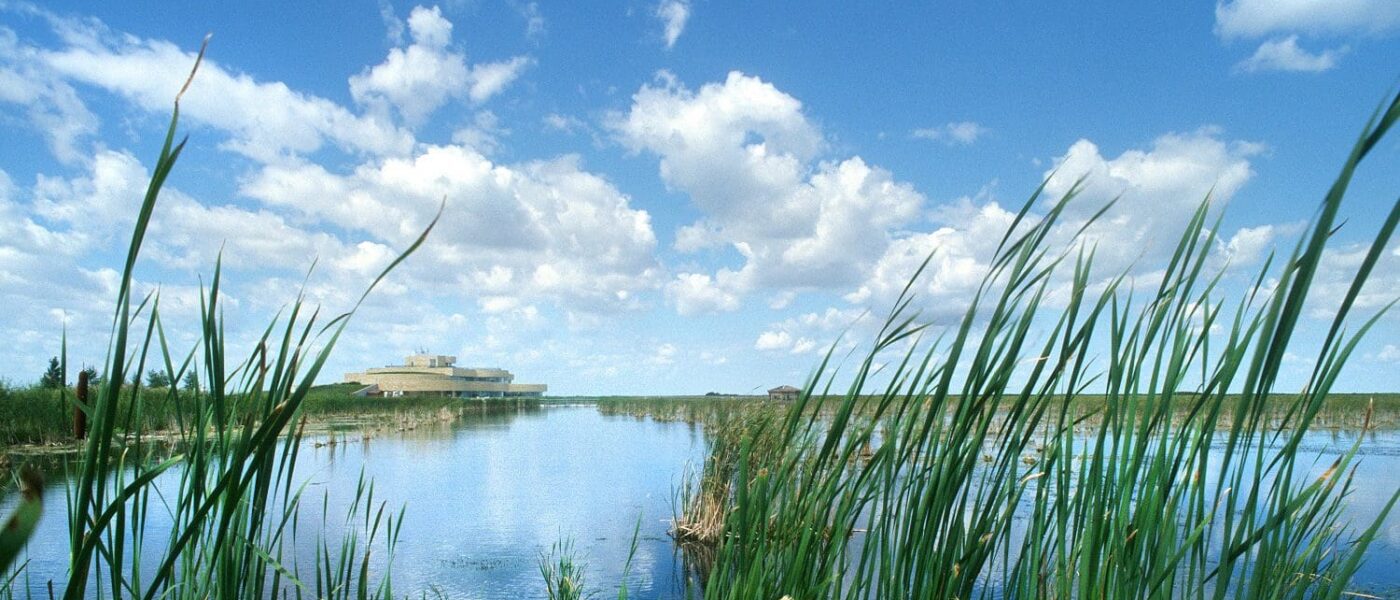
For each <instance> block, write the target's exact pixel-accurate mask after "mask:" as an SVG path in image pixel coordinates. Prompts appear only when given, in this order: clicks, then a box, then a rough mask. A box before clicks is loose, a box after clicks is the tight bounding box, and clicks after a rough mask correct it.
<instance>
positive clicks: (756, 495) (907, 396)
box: [705, 97, 1400, 598]
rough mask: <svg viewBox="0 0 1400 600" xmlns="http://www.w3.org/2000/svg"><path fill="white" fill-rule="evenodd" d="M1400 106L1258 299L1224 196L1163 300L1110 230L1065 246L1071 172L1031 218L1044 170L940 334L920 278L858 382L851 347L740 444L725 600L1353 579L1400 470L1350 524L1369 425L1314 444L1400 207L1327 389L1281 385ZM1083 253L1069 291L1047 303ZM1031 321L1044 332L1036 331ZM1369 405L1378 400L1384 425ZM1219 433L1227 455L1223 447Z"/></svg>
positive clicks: (1172, 590) (1198, 227)
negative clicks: (1097, 258) (1287, 358)
mask: <svg viewBox="0 0 1400 600" xmlns="http://www.w3.org/2000/svg"><path fill="white" fill-rule="evenodd" d="M1397 120H1400V97H1397V98H1395V99H1394V100H1393V101H1391V102H1390V103H1389V104H1388V105H1386V106H1384V107H1383V109H1382V110H1381V112H1380V113H1379V114H1378V115H1377V117H1375V118H1374V119H1373V120H1372V122H1371V123H1369V124H1368V125H1367V127H1366V129H1365V131H1364V133H1363V135H1362V136H1361V137H1360V140H1359V141H1358V143H1357V145H1356V147H1355V149H1354V150H1353V152H1352V153H1351V155H1350V156H1349V157H1348V158H1347V160H1346V162H1345V163H1344V164H1343V167H1342V169H1341V174H1340V176H1339V177H1338V178H1337V181H1336V183H1335V184H1334V185H1333V187H1332V189H1331V190H1330V191H1329V193H1328V194H1327V196H1326V198H1325V199H1324V201H1323V202H1322V205H1321V208H1320V210H1319V212H1318V214H1317V216H1316V218H1315V220H1314V222H1313V223H1312V226H1311V229H1310V231H1309V232H1308V233H1307V234H1306V235H1305V236H1304V237H1303V239H1301V240H1300V241H1299V243H1298V245H1297V247H1296V248H1295V249H1294V250H1293V252H1292V253H1291V254H1290V255H1289V256H1288V257H1287V258H1286V260H1283V261H1282V264H1281V268H1279V269H1277V270H1270V269H1269V267H1268V265H1266V266H1265V268H1264V269H1263V271H1262V272H1261V273H1260V276H1259V278H1258V279H1256V280H1255V283H1254V285H1253V286H1252V287H1251V288H1250V289H1248V290H1247V292H1246V293H1245V294H1244V295H1243V297H1240V298H1224V297H1223V296H1224V294H1223V293H1221V292H1220V291H1219V290H1218V289H1217V283H1218V282H1219V280H1220V275H1219V274H1216V273H1211V272H1209V271H1208V269H1207V268H1206V267H1207V260H1206V259H1207V256H1208V254H1209V253H1210V250H1211V247H1212V246H1213V244H1214V242H1215V240H1216V231H1215V230H1214V229H1213V228H1211V227H1207V225H1206V219H1207V210H1208V205H1207V204H1204V203H1203V204H1202V206H1201V208H1200V209H1199V210H1198V212H1197V213H1196V215H1195V217H1194V218H1193V220H1192V221H1191V223H1190V224H1189V226H1188V227H1187V228H1186V230H1185V231H1183V232H1182V234H1181V237H1180V242H1179V244H1178V246H1177V250H1176V252H1175V254H1174V255H1173V256H1172V258H1171V259H1170V261H1169V263H1168V264H1167V265H1164V269H1163V273H1164V275H1163V277H1162V280H1161V283H1160V285H1159V286H1158V287H1157V289H1155V290H1152V291H1151V292H1149V293H1148V294H1147V297H1146V298H1142V297H1140V296H1139V295H1138V294H1135V293H1134V292H1133V290H1130V289H1128V286H1127V284H1126V283H1125V278H1124V277H1121V276H1119V277H1114V278H1111V279H1110V280H1109V281H1108V283H1107V284H1106V285H1104V286H1102V287H1096V286H1094V285H1091V281H1097V280H1095V279H1093V278H1092V277H1093V276H1092V275H1091V274H1092V273H1093V263H1094V249H1093V248H1092V247H1085V246H1083V245H1081V246H1080V247H1077V248H1057V247H1048V246H1047V243H1046V240H1047V239H1048V237H1049V235H1048V234H1049V232H1050V231H1051V229H1052V228H1054V227H1055V226H1056V225H1057V221H1058V218H1059V217H1060V215H1061V214H1062V211H1063V210H1064V207H1065V206H1066V204H1067V203H1068V202H1070V201H1071V200H1072V199H1073V196H1074V194H1075V190H1071V191H1070V193H1068V194H1067V195H1066V196H1065V197H1063V198H1060V199H1057V200H1056V201H1055V202H1053V203H1051V204H1050V205H1049V208H1048V210H1047V211H1046V212H1045V214H1044V215H1042V216H1039V217H1034V216H1033V214H1032V211H1033V209H1035V207H1036V206H1037V205H1038V203H1039V202H1040V201H1041V198H1040V193H1039V191H1037V193H1036V194H1034V195H1032V197H1031V198H1030V200H1029V201H1028V202H1027V203H1026V204H1025V207H1024V208H1023V209H1022V210H1021V212H1020V214H1019V215H1018V216H1017V219H1016V224H1015V225H1013V227H1012V230H1011V231H1008V232H1007V233H1006V236H1005V237H1004V238H1003V239H1002V241H1001V244H1000V247H999V249H998V251H997V253H996V257H995V259H994V261H993V262H992V266H991V269H990V272H989V273H988V274H987V276H986V279H985V280H984V282H983V284H982V286H981V288H980V291H979V293H978V294H977V295H976V298H975V300H974V301H973V302H972V303H971V305H970V306H969V307H968V308H967V310H966V312H965V314H964V315H963V317H962V318H961V320H960V321H959V322H958V323H957V325H956V326H954V327H953V328H951V330H950V331H948V332H947V334H946V335H945V336H940V337H939V338H938V339H937V340H934V341H932V342H929V341H927V340H925V339H923V338H924V337H925V336H926V334H927V333H929V332H928V330H927V328H926V327H925V326H924V325H921V324H920V323H919V320H918V315H917V311H916V310H915V309H914V300H913V298H912V297H911V295H910V293H909V289H910V288H906V290H905V294H904V295H903V296H902V297H901V299H900V301H899V302H898V303H897V305H896V306H895V308H894V309H893V310H892V311H891V312H890V314H889V316H888V318H887V320H886V322H885V326H884V327H883V329H882V330H881V331H880V332H879V334H878V336H877V337H876V340H875V343H874V345H873V348H872V349H871V350H870V352H869V354H868V355H867V356H866V357H865V358H864V360H863V361H861V362H860V363H859V364H858V365H857V366H856V367H855V371H854V374H853V375H852V376H851V377H850V380H851V383H850V384H849V387H848V388H847V389H846V391H845V392H844V393H841V392H840V391H839V390H833V388H834V387H835V385H836V384H835V377H834V376H833V375H832V374H831V369H830V360H831V359H830V357H828V359H827V361H824V362H823V363H822V365H821V366H820V368H818V369H817V371H816V373H815V374H814V375H813V377H812V378H811V380H810V381H809V382H808V385H806V386H805V389H806V390H809V392H808V393H806V394H804V395H803V396H802V397H801V399H800V400H799V401H798V404H797V405H796V406H794V407H793V408H792V410H791V411H789V413H788V415H787V416H786V418H785V419H784V420H783V421H782V422H781V423H778V424H777V431H778V432H779V433H778V438H779V440H780V442H779V445H780V446H781V447H782V448H784V451H783V452H780V453H778V454H777V455H773V454H770V453H767V452H763V451H759V450H756V449H755V446H757V445H759V444H760V443H761V444H763V445H767V443H768V442H766V441H765V442H760V441H758V437H761V436H750V437H749V438H746V439H745V440H744V441H743V442H742V443H741V446H740V448H741V449H740V453H739V458H738V460H737V468H736V469H735V471H734V476H733V480H732V481H733V492H732V496H731V500H730V501H731V503H732V505H731V508H730V509H729V512H728V517H727V519H726V521H725V525H724V533H723V535H722V536H721V538H720V542H719V546H718V548H717V552H716V556H715V559H714V567H713V569H712V570H711V572H710V576H709V579H708V582H707V586H706V590H705V595H706V597H708V598H782V597H791V598H838V597H839V598H972V597H1004V598H1044V597H1056V598H1070V597H1076V598H1109V597H1112V598H1175V597H1185V598H1208V597H1209V598H1224V597H1239V598H1245V597H1248V598H1304V597H1309V598H1337V597H1339V596H1341V595H1343V594H1346V593H1350V592H1351V590H1350V589H1349V582H1350V580H1351V578H1352V576H1353V574H1354V573H1355V572H1356V570H1357V568H1358V566H1359V564H1360V562H1361V561H1362V560H1364V557H1365V554H1366V550H1367V547H1368V546H1369V544H1370V543H1371V542H1372V541H1373V540H1374V539H1375V536H1376V534H1377V529H1378V527H1379V525H1380V523H1381V520H1382V519H1384V518H1385V516H1386V514H1387V513H1388V512H1389V510H1390V509H1391V508H1392V507H1393V506H1394V503H1395V501H1396V499H1397V498H1400V485H1396V484H1395V483H1394V482H1389V483H1378V482H1370V483H1368V484H1367V485H1377V484H1379V485H1386V486H1390V487H1391V488H1394V489H1387V490H1386V493H1387V495H1389V497H1390V500H1389V502H1388V504H1386V506H1385V509H1384V510H1383V512H1382V514H1381V516H1380V517H1379V518H1378V519H1377V520H1376V521H1375V522H1372V523H1360V524H1355V525H1354V526H1353V525H1352V524H1350V523H1346V522H1342V521H1341V520H1340V515H1341V509H1342V504H1343V502H1344V501H1345V498H1346V496H1347V495H1348V494H1349V493H1350V492H1351V491H1352V490H1354V489H1356V486H1358V485H1360V482H1357V481H1355V480H1354V479H1353V478H1352V473H1354V458H1355V455H1356V451H1357V447H1358V446H1359V444H1360V441H1359V439H1358V441H1357V446H1353V447H1352V448H1351V450H1350V451H1349V452H1345V453H1342V454H1341V455H1340V456H1337V457H1336V458H1335V461H1334V462H1332V463H1331V464H1330V465H1325V466H1322V467H1319V468H1313V465H1310V464H1306V463H1303V462H1300V460H1299V444H1300V443H1301V441H1302V439H1303V436H1304V435H1305V433H1306V432H1307V431H1308V430H1309V429H1310V428H1311V427H1312V426H1313V425H1314V423H1315V422H1316V420H1317V418H1318V415H1319V411H1320V410H1321V408H1322V406H1323V404H1324V402H1325V400H1326V398H1327V396H1328V392H1329V390H1330V389H1331V387H1332V385H1333V384H1334V383H1335V381H1336V380H1337V378H1338V377H1339V375H1340V373H1341V371H1342V367H1343V365H1344V364H1345V363H1346V361H1347V359H1348V357H1349V356H1350V354H1351V353H1352V351H1353V350H1354V348H1355V346H1356V343H1357V340H1358V339H1360V337H1361V336H1362V335H1364V334H1365V333H1366V331H1367V329H1368V328H1369V327H1370V326H1371V324H1373V323H1374V322H1375V319H1376V318H1377V316H1370V317H1369V318H1368V319H1367V320H1363V321H1361V322H1359V323H1351V321H1350V320H1349V317H1350V316H1351V313H1352V308H1353V305H1354V303H1355V300H1356V298H1357V295H1358V294H1359V292H1360V291H1361V289H1362V286H1363V285H1364V284H1365V282H1366V280H1367V278H1368V277H1369V275H1370V272H1371V269H1372V267H1373V266H1374V265H1375V263H1376V260H1377V258H1378V256H1379V255H1380V253H1382V252H1384V251H1385V249H1386V245H1387V243H1388V242H1389V240H1390V239H1391V235H1392V233H1393V232H1394V229H1395V227H1396V224H1397V221H1400V202H1397V203H1396V204H1395V205H1394V207H1393V208H1392V209H1391V211H1390V213H1389V214H1388V215H1387V216H1386V218H1385V219H1384V220H1382V221H1381V222H1380V227H1379V230H1378V231H1377V232H1376V235H1375V239H1374V242H1373V243H1372V245H1371V247H1370V251H1369V253H1368V254H1367V255H1366V258H1365V260H1364V261H1363V262H1362V263H1361V264H1360V266H1359V268H1358V269H1357V271H1356V273H1355V276H1354V279H1353V282H1352V284H1351V286H1350V289H1349V290H1348V291H1347V294H1346V295H1345V297H1344V299H1343V301H1342V303H1341V305H1340V307H1339V310H1338V313H1337V314H1336V316H1335V319H1334V321H1333V322H1332V324H1331V326H1330V329H1329V330H1328V331H1327V334H1326V337H1325V339H1324V343H1323V344H1322V345H1321V347H1320V348H1319V349H1318V350H1317V353H1316V355H1315V363H1314V367H1313V369H1312V371H1311V376H1310V377H1309V379H1308V382H1307V385H1306V386H1305V387H1304V388H1303V389H1302V391H1301V392H1296V393H1282V392H1279V391H1277V390H1276V381H1277V378H1278V375H1279V372H1280V369H1281V364H1282V361H1283V357H1284V353H1285V351H1287V350H1289V347H1290V346H1289V345H1290V341H1291V340H1292V338H1293V335H1294V333H1295V331H1296V330H1297V329H1298V328H1299V327H1300V326H1301V323H1300V318H1301V316H1300V315H1301V314H1302V310H1303V306H1304V303H1305V301H1306V300H1307V299H1308V296H1309V293H1310V292H1311V291H1313V287H1314V284H1313V278H1314V275H1315V274H1316V273H1317V270H1318V268H1319V264H1320V261H1321V258H1322V253H1323V251H1324V249H1325V247H1326V243H1327V240H1328V238H1329V236H1330V235H1331V234H1332V232H1333V229H1334V228H1335V227H1336V226H1337V223H1336V218H1337V214H1338V209H1339V207H1340V205H1341V203H1342V200H1343V197H1344V196H1345V194H1346V190H1347V187H1348V184H1349V183H1350V181H1351V179H1352V176H1353V174H1354V172H1355V170H1356V168H1357V166H1358V165H1359V164H1360V163H1361V162H1362V160H1363V159H1364V158H1365V157H1366V156H1367V154H1368V153H1369V152H1370V151H1371V150H1372V149H1373V148H1374V147H1375V146H1376V144H1377V143H1379V142H1380V140H1381V139H1382V138H1383V136H1384V135H1385V134H1386V133H1387V132H1388V131H1389V130H1390V128H1391V127H1392V125H1394V123H1395V122H1396V121H1397ZM1076 189H1077V188H1076ZM1062 273H1065V274H1068V279H1067V281H1068V284H1067V285H1068V290H1067V291H1068V293H1067V294H1066V295H1065V297H1066V298H1067V301H1066V302H1064V304H1063V306H1062V307H1057V308H1052V307H1051V306H1050V305H1049V304H1048V303H1047V295H1048V294H1049V293H1050V292H1051V291H1052V288H1053V286H1054V285H1056V284H1055V282H1056V281H1058V280H1057V279H1056V277H1057V276H1059V275H1060V274H1062ZM1269 277H1274V278H1276V280H1275V282H1271V281H1270V280H1269V279H1268V278H1269ZM1273 283H1276V285H1273ZM1033 323H1034V324H1039V325H1043V327H1042V329H1044V330H1046V331H1048V333H1045V334H1043V335H1037V336H1033V335H1031V331H1032V324H1033ZM1216 325H1219V326H1220V327H1221V328H1222V329H1223V331H1224V334H1223V335H1222V336H1221V337H1220V338H1218V339H1217V338H1213V337H1212V335H1211V334H1210V330H1211V328H1212V327H1213V326H1216ZM891 356H893V357H894V358H893V359H891V358H890V357H891ZM882 363H888V366H886V367H884V369H883V370H881V368H880V367H879V365H880V364H882ZM1096 365H1101V366H1096ZM1091 391H1092V392H1094V393H1096V394H1097V395H1100V396H1102V407H1101V408H1099V409H1097V410H1096V411H1094V412H1093V415H1094V419H1093V422H1092V423H1089V421H1088V415H1087V414H1078V413H1077V411H1076V410H1074V405H1075V403H1076V398H1077V397H1078V396H1079V395H1081V394H1085V393H1087V392H1091ZM1226 414H1229V415H1232V417H1231V418H1229V419H1228V420H1224V419H1223V415H1226ZM1368 415H1369V409H1367V410H1363V411H1358V413H1357V417H1358V418H1359V419H1361V420H1362V421H1363V423H1362V425H1363V426H1364V425H1366V424H1367V423H1365V421H1366V420H1367V419H1368ZM1077 428H1087V435H1084V434H1083V433H1082V432H1077V431H1076V429H1077ZM1214 446H1223V448H1224V451H1223V454H1221V455H1219V456H1218V457H1217V458H1212V459H1208V456H1209V455H1210V452H1211V450H1212V447H1214ZM726 451H727V450H725V447H724V446H723V445H722V446H720V447H717V449H716V452H726ZM862 455H865V456H864V457H862Z"/></svg>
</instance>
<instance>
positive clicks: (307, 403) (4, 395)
mask: <svg viewBox="0 0 1400 600" xmlns="http://www.w3.org/2000/svg"><path fill="white" fill-rule="evenodd" d="M360 387H363V386H359V385H356V384H332V385H321V386H315V387H312V388H311V389H309V390H308V391H307V393H306V397H305V399H303V401H302V407H301V415H303V416H305V417H307V418H308V419H309V420H310V422H311V424H312V425H315V424H318V423H321V422H331V421H337V420H347V419H368V418H371V417H377V416H395V415H430V414H436V413H439V412H441V411H443V410H448V411H455V410H457V409H460V408H464V407H480V406H483V405H488V404H493V403H501V404H508V405H511V406H515V405H518V404H519V403H520V402H521V401H517V400H515V399H511V400H494V399H488V400H467V399H460V398H444V397H441V396H404V397H401V398H368V397H357V396H354V395H353V394H352V392H354V391H355V390H357V389H359V388H360ZM177 392H178V390H177ZM134 393H135V389H134V388H133V387H132V386H122V388H121V390H120V392H119V396H118V398H117V407H116V412H117V414H118V415H120V416H121V418H120V423H119V424H118V425H117V429H118V431H130V432H135V431H138V430H139V431H142V432H144V433H145V434H146V435H148V436H149V435H160V434H169V433H174V432H176V431H177V430H178V429H179V424H180V420H181V411H182V410H184V411H189V410H190V409H191V407H192V406H193V404H194V403H193V401H192V400H191V399H190V398H191V396H192V395H193V394H191V393H188V392H186V393H171V392H170V390H168V389H164V388H157V389H144V390H142V392H141V401H140V406H139V408H140V410H136V409H137V408H138V406H137V403H135V402H133V394H134ZM73 399H74V391H73V390H72V389H71V388H70V389H51V388H42V387H38V386H32V387H11V386H8V385H4V384H0V452H3V451H4V450H5V448H6V447H11V446H18V445H41V446H51V445H59V446H65V445H66V446H72V445H75V444H77V442H78V440H77V439H76V438H74V432H73V420H74V411H75V409H76V406H75V404H74V402H73ZM182 399H183V403H184V405H185V406H181V404H180V403H181V402H182ZM257 411H258V408H257V405H256V403H253V402H246V401H244V398H243V397H241V396H239V395H237V394H230V395H228V397H227V402H226V403H225V418H226V419H229V420H231V421H235V422H236V421H241V420H244V419H246V418H249V417H253V416H255V415H256V413H257Z"/></svg>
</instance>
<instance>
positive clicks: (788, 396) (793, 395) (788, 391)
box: [768, 385, 802, 401]
mask: <svg viewBox="0 0 1400 600" xmlns="http://www.w3.org/2000/svg"><path fill="white" fill-rule="evenodd" d="M801 393H802V390H799V389H797V388H795V387H792V386H790V385H780V386H778V387H775V388H773V389H771V390H768V399H769V400H786V401H792V400H796V399H797V396H798V395H800V394H801Z"/></svg>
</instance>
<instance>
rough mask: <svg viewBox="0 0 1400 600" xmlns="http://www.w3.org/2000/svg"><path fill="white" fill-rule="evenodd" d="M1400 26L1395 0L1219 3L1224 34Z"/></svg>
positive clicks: (1379, 29)
mask: <svg viewBox="0 0 1400 600" xmlns="http://www.w3.org/2000/svg"><path fill="white" fill-rule="evenodd" d="M1396 27H1400V3H1396V2H1392V1H1391V0H1233V1H1228V2H1220V3H1218V4H1216V6H1215V29H1216V32H1217V33H1218V34H1220V35H1221V36H1222V37H1227V38H1233V37H1247V38H1253V37H1263V36H1266V35H1269V34H1273V33H1281V32H1290V31H1299V32H1306V33H1314V34H1344V33H1356V32H1362V33H1378V32H1382V31H1388V30H1391V29H1394V28H1396Z"/></svg>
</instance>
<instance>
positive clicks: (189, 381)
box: [184, 369, 199, 392]
mask: <svg viewBox="0 0 1400 600" xmlns="http://www.w3.org/2000/svg"><path fill="white" fill-rule="evenodd" d="M184 388H185V391H189V392H193V391H195V390H197V389H199V376H198V375H195V374H194V370H193V369H191V370H190V371H189V372H188V373H185V383H184Z"/></svg>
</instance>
